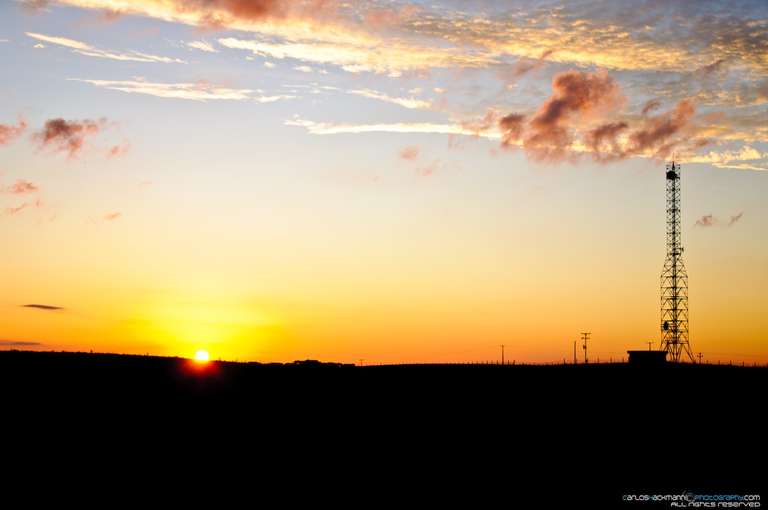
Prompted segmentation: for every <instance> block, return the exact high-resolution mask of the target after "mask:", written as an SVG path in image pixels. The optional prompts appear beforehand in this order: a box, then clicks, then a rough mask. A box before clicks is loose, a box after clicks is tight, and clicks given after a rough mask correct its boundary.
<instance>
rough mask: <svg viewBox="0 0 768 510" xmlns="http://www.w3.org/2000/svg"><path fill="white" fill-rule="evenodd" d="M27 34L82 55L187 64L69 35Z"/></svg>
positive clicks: (182, 61) (178, 60) (174, 59)
mask: <svg viewBox="0 0 768 510" xmlns="http://www.w3.org/2000/svg"><path fill="white" fill-rule="evenodd" d="M26 34H27V35H28V36H29V37H31V38H33V39H37V40H39V41H43V42H47V43H49V44H55V45H58V46H64V47H65V48H70V49H71V50H72V51H74V52H75V53H79V54H80V55H86V56H88V57H97V58H107V59H111V60H123V61H131V62H159V63H163V64H171V63H176V64H185V63H186V62H185V61H184V60H181V59H178V58H171V57H162V56H158V55H150V54H148V53H141V52H138V51H130V52H128V53H117V52H114V51H107V50H102V49H99V48H96V47H94V46H91V45H90V44H87V43H84V42H81V41H76V40H74V39H69V38H67V37H57V36H51V35H44V34H38V33H35V32H26Z"/></svg>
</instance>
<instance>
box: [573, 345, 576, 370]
mask: <svg viewBox="0 0 768 510" xmlns="http://www.w3.org/2000/svg"><path fill="white" fill-rule="evenodd" d="M573 364H574V365H575V364H576V340H574V341H573Z"/></svg>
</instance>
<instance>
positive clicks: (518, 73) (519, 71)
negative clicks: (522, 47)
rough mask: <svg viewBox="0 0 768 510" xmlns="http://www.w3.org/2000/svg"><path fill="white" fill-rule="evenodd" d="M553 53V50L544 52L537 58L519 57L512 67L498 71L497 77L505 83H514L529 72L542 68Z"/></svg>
mask: <svg viewBox="0 0 768 510" xmlns="http://www.w3.org/2000/svg"><path fill="white" fill-rule="evenodd" d="M553 53H554V50H546V51H544V52H543V53H542V54H541V56H540V57H539V58H528V57H520V58H519V59H518V60H517V62H515V64H514V65H513V66H511V67H505V68H503V69H502V70H501V71H499V73H498V75H499V77H500V78H501V79H502V80H503V81H505V82H507V83H512V82H515V81H517V80H518V79H520V78H522V77H523V76H524V75H526V74H528V73H530V72H531V71H535V70H536V69H540V68H541V67H542V66H544V63H545V62H546V60H547V57H550V56H551V55H552V54H553Z"/></svg>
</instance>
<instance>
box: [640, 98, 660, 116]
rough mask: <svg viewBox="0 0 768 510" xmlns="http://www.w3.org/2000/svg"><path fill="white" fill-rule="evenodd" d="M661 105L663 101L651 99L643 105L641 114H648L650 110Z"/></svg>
mask: <svg viewBox="0 0 768 510" xmlns="http://www.w3.org/2000/svg"><path fill="white" fill-rule="evenodd" d="M660 106H661V101H659V100H658V99H650V100H648V101H646V102H645V104H644V105H643V108H642V109H641V110H640V114H641V115H647V114H648V113H649V112H652V111H653V110H657V109H658V108H659V107H660Z"/></svg>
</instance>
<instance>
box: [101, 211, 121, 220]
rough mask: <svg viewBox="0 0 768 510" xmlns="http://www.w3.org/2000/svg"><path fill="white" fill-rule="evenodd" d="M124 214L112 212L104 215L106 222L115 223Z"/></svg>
mask: <svg viewBox="0 0 768 510" xmlns="http://www.w3.org/2000/svg"><path fill="white" fill-rule="evenodd" d="M122 215H123V213H121V212H111V213H107V214H105V215H104V221H115V220H117V219H119V218H120V217H121V216H122Z"/></svg>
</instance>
